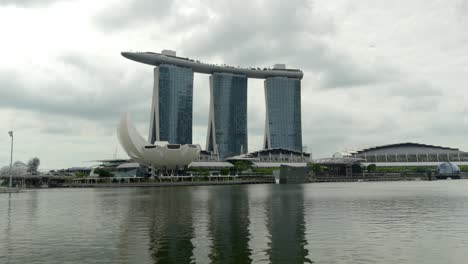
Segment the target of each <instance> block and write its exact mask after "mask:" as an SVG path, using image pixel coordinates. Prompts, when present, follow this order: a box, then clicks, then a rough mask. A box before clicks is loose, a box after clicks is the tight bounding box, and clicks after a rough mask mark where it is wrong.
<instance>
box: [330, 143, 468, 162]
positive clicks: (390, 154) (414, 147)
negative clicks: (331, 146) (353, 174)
mask: <svg viewBox="0 0 468 264" xmlns="http://www.w3.org/2000/svg"><path fill="white" fill-rule="evenodd" d="M333 157H337V158H339V157H353V158H361V159H364V160H365V162H366V163H378V164H380V165H386V164H388V165H389V166H390V165H392V164H393V165H397V164H398V163H402V164H406V165H412V164H416V165H417V164H423V163H425V164H428V165H434V164H440V163H441V162H455V163H467V164H468V153H467V152H464V151H461V150H459V149H457V148H449V147H441V146H433V145H426V144H419V143H399V144H390V145H383V146H376V147H369V148H362V149H355V150H346V151H342V152H336V153H335V154H334V155H333Z"/></svg>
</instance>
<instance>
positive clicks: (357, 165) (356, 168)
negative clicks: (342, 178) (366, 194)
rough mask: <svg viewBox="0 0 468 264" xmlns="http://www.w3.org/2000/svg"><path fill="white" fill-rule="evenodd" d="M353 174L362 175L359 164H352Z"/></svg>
mask: <svg viewBox="0 0 468 264" xmlns="http://www.w3.org/2000/svg"><path fill="white" fill-rule="evenodd" d="M351 169H352V171H353V173H362V166H361V164H353V166H352V167H351Z"/></svg>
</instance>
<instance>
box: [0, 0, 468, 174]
mask: <svg viewBox="0 0 468 264" xmlns="http://www.w3.org/2000/svg"><path fill="white" fill-rule="evenodd" d="M0 33H1V34H2V36H1V38H0V54H1V57H0V58H1V59H0V121H1V122H0V128H1V129H0V133H3V136H0V146H1V148H0V149H1V150H2V151H1V152H0V167H1V166H3V165H6V164H8V163H9V144H10V141H9V137H8V134H7V131H8V130H14V131H15V152H14V155H15V157H14V159H15V160H23V161H27V160H28V159H29V158H31V157H33V156H38V157H39V158H41V161H42V165H41V167H42V168H64V167H69V166H86V165H90V163H87V162H86V161H89V160H96V159H106V158H112V157H114V155H117V157H126V155H125V153H124V152H123V151H122V149H120V147H119V146H118V141H117V137H116V133H115V126H116V124H117V122H118V120H119V117H120V115H121V114H122V113H124V112H129V113H130V115H131V117H132V119H133V120H134V122H135V123H136V124H137V126H138V129H139V130H140V132H141V133H142V134H144V135H147V131H148V125H149V124H148V123H149V112H150V99H151V98H150V97H151V90H152V68H151V66H149V65H143V64H139V63H136V62H133V61H130V60H127V59H124V58H123V57H121V55H120V52H121V51H128V50H133V51H156V52H159V51H161V50H162V49H173V50H176V51H177V52H178V55H180V56H184V57H190V58H194V59H198V60H201V61H204V62H209V63H226V64H229V65H236V66H237V65H239V66H255V67H265V66H271V65H272V64H274V63H286V64H287V65H288V66H289V67H291V68H300V69H302V70H303V71H304V74H305V77H304V79H303V82H302V114H303V116H302V125H303V143H304V145H306V146H307V150H308V151H309V152H312V153H313V157H314V158H318V157H326V156H330V155H331V154H333V152H335V151H339V150H344V149H347V148H353V147H362V146H371V145H379V144H387V143H398V142H408V141H410V142H420V143H427V144H436V145H443V146H450V147H459V148H461V149H463V150H468V141H467V135H468V106H467V99H468V96H467V95H466V94H467V89H468V45H467V44H468V1H466V0H448V1H444V0H394V1H388V0H361V1H353V0H327V1H312V0H309V1H306V0H288V1H280V0H268V1H267V0H263V1H261V0H259V1H256V0H236V1H230V0H226V1H220V0H206V1H205V0H198V1H197V0H184V1H182V0H119V1H110V0H0ZM194 85H195V88H194V135H193V140H194V143H199V144H201V145H202V146H203V147H204V146H205V140H206V129H207V122H208V100H209V89H208V76H207V75H201V74H196V76H195V84H194ZM248 107H249V109H248V111H249V112H248V113H249V116H248V128H249V150H257V149H259V148H261V145H262V140H263V129H264V118H265V106H264V94H263V83H262V81H261V80H249V101H248Z"/></svg>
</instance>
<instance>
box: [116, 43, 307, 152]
mask: <svg viewBox="0 0 468 264" xmlns="http://www.w3.org/2000/svg"><path fill="white" fill-rule="evenodd" d="M121 54H122V56H124V57H125V58H127V59H130V60H133V61H137V62H140V63H145V64H149V65H153V66H156V68H155V69H154V91H153V105H152V108H151V109H152V110H151V121H150V124H151V125H150V132H149V136H148V141H149V143H150V144H153V143H154V142H156V141H168V142H169V143H171V144H191V143H192V104H193V103H192V101H193V100H192V99H193V73H194V72H197V73H204V74H210V92H211V100H210V113H209V123H208V131H207V144H206V150H207V151H210V152H213V153H216V154H218V155H219V158H220V159H221V160H223V159H225V158H227V157H231V156H235V155H239V154H245V153H247V152H248V149H247V148H248V138H247V80H248V78H256V79H264V80H265V99H266V109H267V114H266V118H265V119H266V124H265V141H264V148H265V149H275V148H284V149H290V150H294V151H299V152H301V151H302V132H301V80H302V78H303V72H302V71H301V70H298V69H288V68H286V65H285V64H275V65H274V67H273V68H263V69H262V68H259V67H247V68H243V67H235V66H228V65H225V64H223V65H216V64H211V63H203V62H200V61H198V60H193V59H189V58H184V57H178V56H177V53H176V52H175V51H173V50H163V51H162V52H161V53H155V52H122V53H121Z"/></svg>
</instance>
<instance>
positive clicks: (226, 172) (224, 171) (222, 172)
mask: <svg viewBox="0 0 468 264" xmlns="http://www.w3.org/2000/svg"><path fill="white" fill-rule="evenodd" d="M229 171H230V170H229V168H222V169H221V171H220V172H219V173H220V174H221V175H228V174H229Z"/></svg>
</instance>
